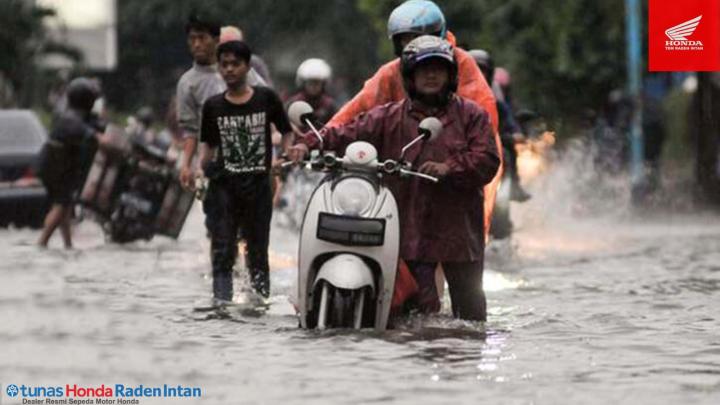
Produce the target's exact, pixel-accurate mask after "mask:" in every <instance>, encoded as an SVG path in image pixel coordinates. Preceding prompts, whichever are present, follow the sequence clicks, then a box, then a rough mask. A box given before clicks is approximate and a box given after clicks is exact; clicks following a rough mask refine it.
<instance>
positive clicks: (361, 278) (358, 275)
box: [313, 254, 375, 295]
mask: <svg viewBox="0 0 720 405" xmlns="http://www.w3.org/2000/svg"><path fill="white" fill-rule="evenodd" d="M320 280H325V281H327V282H328V283H330V284H332V285H333V286H335V287H336V288H342V289H346V290H358V289H360V288H363V287H370V289H371V290H372V292H373V295H374V294H375V281H374V279H373V273H372V270H371V269H370V267H369V266H368V265H367V264H366V263H365V262H364V261H363V260H362V259H361V258H359V257H358V256H356V255H352V254H339V255H337V256H335V257H333V258H332V259H329V260H328V261H326V262H325V263H323V264H322V266H321V267H320V270H318V273H317V276H316V277H315V281H314V283H313V288H314V287H316V286H317V283H318V282H319V281H320Z"/></svg>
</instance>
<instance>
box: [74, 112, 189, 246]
mask: <svg viewBox="0 0 720 405" xmlns="http://www.w3.org/2000/svg"><path fill="white" fill-rule="evenodd" d="M107 133H108V135H109V137H110V139H111V144H112V146H111V147H110V148H107V149H105V150H101V149H98V151H97V152H96V153H95V157H94V159H93V162H92V166H91V167H90V170H89V172H88V175H87V177H86V180H85V183H84V186H83V188H82V190H81V193H80V202H81V204H82V205H83V207H84V208H86V209H88V210H89V211H90V212H91V213H93V214H94V215H93V216H94V217H95V218H96V220H97V221H98V222H100V224H101V226H102V229H103V231H104V232H105V235H106V237H107V238H108V239H109V240H110V241H112V242H116V243H127V242H131V241H135V240H139V239H144V240H150V239H152V238H153V237H154V236H155V235H157V234H160V235H165V236H169V237H171V238H177V237H178V236H179V235H180V231H181V230H182V227H183V225H184V223H185V219H186V218H187V215H188V213H189V211H190V208H191V207H192V203H193V200H194V195H193V193H192V192H188V191H185V190H183V189H182V187H181V186H180V182H179V180H178V174H177V171H176V170H175V168H174V164H173V162H171V161H170V160H168V159H167V158H166V155H167V154H166V151H165V150H164V149H163V148H162V147H159V146H158V145H154V144H152V143H148V142H143V141H142V140H141V139H140V138H139V137H131V136H128V135H127V134H126V133H125V132H124V131H123V130H122V129H121V128H119V127H116V126H113V125H110V126H108V129H107Z"/></svg>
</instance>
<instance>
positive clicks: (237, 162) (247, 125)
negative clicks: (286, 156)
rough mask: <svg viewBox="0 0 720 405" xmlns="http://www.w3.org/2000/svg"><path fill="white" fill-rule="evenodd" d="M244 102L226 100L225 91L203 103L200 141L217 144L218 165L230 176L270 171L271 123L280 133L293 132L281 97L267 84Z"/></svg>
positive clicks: (212, 145)
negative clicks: (236, 102) (235, 102)
mask: <svg viewBox="0 0 720 405" xmlns="http://www.w3.org/2000/svg"><path fill="white" fill-rule="evenodd" d="M253 90H254V93H253V95H252V97H251V98H250V100H248V101H247V102H246V103H244V104H234V103H231V102H229V101H228V100H226V99H225V93H221V94H218V95H215V96H213V97H210V98H209V99H208V100H207V101H205V104H203V111H202V126H201V129H200V142H205V143H207V144H208V145H209V146H210V147H213V148H214V147H218V148H219V151H218V162H217V163H218V164H219V165H220V167H222V168H223V172H224V173H225V174H227V175H242V174H265V175H267V174H269V173H270V163H271V160H272V137H271V133H270V123H273V124H275V127H276V128H277V129H278V131H280V133H283V134H285V133H287V132H290V131H291V128H290V122H289V121H288V118H287V114H286V113H285V110H284V108H283V104H282V102H281V101H280V98H279V97H278V96H277V95H276V94H275V92H274V91H273V90H271V89H269V88H266V87H253Z"/></svg>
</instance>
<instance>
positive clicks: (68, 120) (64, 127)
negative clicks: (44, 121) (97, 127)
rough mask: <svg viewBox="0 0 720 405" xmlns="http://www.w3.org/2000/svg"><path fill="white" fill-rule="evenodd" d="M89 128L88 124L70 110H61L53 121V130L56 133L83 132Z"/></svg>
mask: <svg viewBox="0 0 720 405" xmlns="http://www.w3.org/2000/svg"><path fill="white" fill-rule="evenodd" d="M89 128H90V125H89V124H88V123H87V122H85V121H84V120H83V119H82V117H80V115H79V114H78V113H76V112H75V111H72V110H68V111H65V112H63V113H62V114H61V115H60V116H58V117H57V118H56V119H55V121H54V122H53V132H55V133H56V134H66V135H68V134H83V133H85V132H87V131H88V129H89Z"/></svg>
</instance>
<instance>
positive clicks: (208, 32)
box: [185, 15, 220, 65]
mask: <svg viewBox="0 0 720 405" xmlns="http://www.w3.org/2000/svg"><path fill="white" fill-rule="evenodd" d="M185 33H186V34H187V42H188V47H189V48H190V53H191V54H192V57H193V60H194V61H195V63H197V64H199V65H212V64H213V63H215V48H216V47H217V44H218V41H219V39H220V24H217V23H215V22H213V21H211V20H209V19H205V18H203V17H199V16H197V15H192V16H190V18H189V19H188V22H187V24H185Z"/></svg>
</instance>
